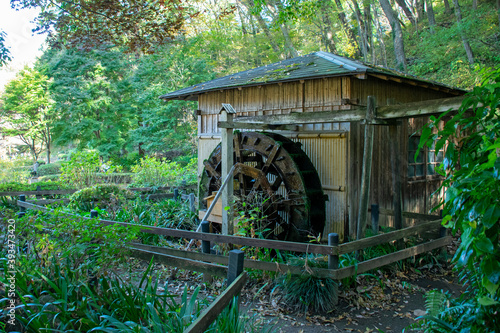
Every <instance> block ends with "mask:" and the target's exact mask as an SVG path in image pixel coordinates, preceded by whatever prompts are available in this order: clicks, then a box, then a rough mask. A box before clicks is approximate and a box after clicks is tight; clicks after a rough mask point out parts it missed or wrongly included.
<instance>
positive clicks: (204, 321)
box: [184, 272, 248, 333]
mask: <svg viewBox="0 0 500 333" xmlns="http://www.w3.org/2000/svg"><path fill="white" fill-rule="evenodd" d="M247 278H248V276H247V274H246V273H245V272H243V273H242V274H240V275H239V276H238V278H237V279H236V280H234V281H233V283H231V285H230V286H229V287H228V288H227V289H226V290H224V291H223V292H222V294H220V296H219V297H217V298H216V299H215V301H213V302H212V304H210V306H209V307H208V308H206V309H205V310H204V311H203V312H202V313H201V314H200V316H199V317H198V318H197V319H196V320H195V321H194V322H193V323H192V324H191V325H190V326H189V327H188V328H187V329H186V330H184V333H203V332H205V330H206V329H207V328H208V326H210V324H212V323H213V321H214V320H215V319H216V318H217V316H219V314H220V313H221V312H222V311H223V310H224V309H225V308H226V307H227V306H228V305H229V303H230V302H231V301H232V300H233V297H234V296H237V295H238V294H239V293H240V292H241V289H243V287H244V286H245V283H246V282H247Z"/></svg>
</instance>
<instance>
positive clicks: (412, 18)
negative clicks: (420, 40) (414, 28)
mask: <svg viewBox="0 0 500 333" xmlns="http://www.w3.org/2000/svg"><path fill="white" fill-rule="evenodd" d="M396 2H397V3H398V6H399V7H401V9H402V10H403V12H404V13H405V16H406V18H407V19H408V20H409V21H410V23H411V24H412V25H415V24H416V23H417V22H416V21H415V16H413V13H412V12H411V10H410V8H408V6H407V5H406V2H405V0H396Z"/></svg>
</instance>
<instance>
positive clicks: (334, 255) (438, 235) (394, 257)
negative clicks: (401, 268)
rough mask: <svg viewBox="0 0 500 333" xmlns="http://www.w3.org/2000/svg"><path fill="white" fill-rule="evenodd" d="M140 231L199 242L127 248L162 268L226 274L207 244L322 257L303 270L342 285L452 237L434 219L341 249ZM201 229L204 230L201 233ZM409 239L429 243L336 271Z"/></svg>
mask: <svg viewBox="0 0 500 333" xmlns="http://www.w3.org/2000/svg"><path fill="white" fill-rule="evenodd" d="M18 205H19V206H20V207H21V209H26V208H27V209H35V210H42V211H47V210H48V209H47V208H46V207H43V206H39V205H35V204H32V203H28V202H24V201H22V200H18ZM67 215H69V216H73V217H75V218H81V219H89V218H88V217H80V216H77V215H73V214H69V213H67ZM100 222H101V223H102V224H105V225H112V224H120V225H124V226H135V227H137V226H138V225H137V224H131V223H126V222H116V221H108V220H100ZM204 223H205V225H207V224H208V222H204ZM139 227H140V231H141V232H145V233H150V234H155V235H163V236H169V237H178V238H186V239H196V240H201V241H202V247H203V248H204V249H205V250H204V252H205V253H203V252H202V253H200V252H193V251H185V250H177V249H171V248H166V247H156V246H150V245H144V244H132V246H131V250H132V251H133V252H132V253H133V254H134V256H139V257H141V258H144V259H149V258H151V257H152V256H154V257H155V258H156V260H161V261H163V262H165V263H170V264H172V263H174V262H175V266H177V267H180V268H184V269H189V270H194V271H199V272H202V273H208V274H212V275H216V276H224V275H225V273H226V271H225V270H224V268H221V267H220V265H221V264H222V265H227V263H228V258H227V257H226V256H222V255H214V254H211V253H209V251H210V243H212V242H213V243H221V244H235V245H242V246H248V247H258V248H267V249H274V250H284V251H292V252H299V253H306V254H320V255H326V256H328V269H326V268H313V267H308V268H307V272H308V273H309V274H312V275H315V276H318V277H323V278H326V277H328V278H332V279H336V280H341V279H344V278H346V277H350V276H354V275H356V274H359V273H363V272H367V271H369V270H372V269H376V268H379V267H382V266H385V265H388V264H391V263H394V262H397V261H399V260H403V259H406V258H410V257H413V256H415V255H418V254H421V253H425V252H428V251H431V250H434V249H437V248H440V247H442V246H445V245H447V244H449V243H450V241H451V237H449V236H447V235H446V233H445V232H443V230H442V227H441V220H440V219H436V220H434V221H426V222H424V223H422V224H418V225H415V226H412V227H408V228H404V229H401V230H395V231H391V232H388V233H384V234H379V235H376V236H372V237H368V238H364V239H361V240H357V241H352V242H348V243H343V244H338V235H336V234H330V235H329V237H328V238H329V244H328V245H322V244H312V243H298V242H286V241H278V240H268V239H257V238H247V237H238V236H228V235H221V234H210V233H208V232H195V231H188V230H180V229H170V228H158V227H153V226H146V225H139ZM204 230H207V229H206V228H205V229H204ZM414 235H421V236H424V237H426V238H428V240H427V241H426V242H424V243H422V244H418V245H415V246H412V247H409V248H406V249H400V250H399V251H396V252H394V253H390V254H387V255H383V256H381V257H377V258H374V259H370V260H366V261H361V262H359V263H357V265H353V266H348V267H343V268H339V256H340V255H342V254H349V253H356V252H358V251H362V250H364V249H366V248H369V247H373V246H377V245H382V244H387V243H389V242H393V241H398V240H401V239H404V238H406V237H409V236H414ZM207 245H208V246H207ZM245 267H246V268H250V269H256V270H262V271H273V272H281V273H291V274H303V273H304V267H301V266H295V265H288V264H280V263H276V262H266V261H259V260H245Z"/></svg>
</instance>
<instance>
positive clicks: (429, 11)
mask: <svg viewBox="0 0 500 333" xmlns="http://www.w3.org/2000/svg"><path fill="white" fill-rule="evenodd" d="M425 7H426V12H427V18H428V19H429V27H430V30H431V33H432V34H433V33H434V29H435V27H436V17H435V16H434V8H433V7H432V0H425Z"/></svg>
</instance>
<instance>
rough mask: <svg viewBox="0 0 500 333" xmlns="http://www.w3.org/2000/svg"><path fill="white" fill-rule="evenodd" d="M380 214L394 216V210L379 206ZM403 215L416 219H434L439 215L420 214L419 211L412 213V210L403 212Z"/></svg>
mask: <svg viewBox="0 0 500 333" xmlns="http://www.w3.org/2000/svg"><path fill="white" fill-rule="evenodd" d="M379 210H380V214H382V215H389V216H394V210H392V209H386V208H382V207H380V208H379ZM403 217H405V218H409V219H416V220H422V221H436V220H437V219H438V218H439V216H437V215H430V214H420V213H412V212H403Z"/></svg>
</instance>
